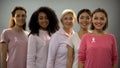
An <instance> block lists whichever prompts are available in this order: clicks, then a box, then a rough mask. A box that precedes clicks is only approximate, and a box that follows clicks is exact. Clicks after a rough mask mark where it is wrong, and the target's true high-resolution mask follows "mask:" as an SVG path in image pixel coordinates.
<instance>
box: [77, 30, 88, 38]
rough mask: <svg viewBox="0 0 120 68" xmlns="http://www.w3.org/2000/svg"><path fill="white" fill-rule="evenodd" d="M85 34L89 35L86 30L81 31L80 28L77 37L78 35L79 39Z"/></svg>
mask: <svg viewBox="0 0 120 68" xmlns="http://www.w3.org/2000/svg"><path fill="white" fill-rule="evenodd" d="M85 33H89V32H88V30H87V29H82V28H81V29H80V30H79V31H78V35H79V37H80V38H82V36H83V35H84V34H85Z"/></svg>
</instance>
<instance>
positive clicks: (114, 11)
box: [0, 0, 120, 67]
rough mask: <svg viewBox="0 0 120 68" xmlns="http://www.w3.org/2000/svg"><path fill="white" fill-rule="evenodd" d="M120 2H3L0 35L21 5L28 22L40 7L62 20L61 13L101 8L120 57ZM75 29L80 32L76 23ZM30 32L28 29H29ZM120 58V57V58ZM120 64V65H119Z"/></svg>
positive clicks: (0, 7)
mask: <svg viewBox="0 0 120 68" xmlns="http://www.w3.org/2000/svg"><path fill="white" fill-rule="evenodd" d="M119 4H120V1H119V0H1V1H0V34H1V32H2V30H3V29H5V28H7V27H8V22H9V19H10V16H11V13H10V12H11V10H12V9H13V7H14V6H17V5H20V6H23V7H25V8H26V9H27V22H28V21H29V18H30V16H31V14H32V12H33V11H34V10H36V9H37V8H39V7H40V6H49V7H51V8H53V9H54V10H55V12H56V14H57V16H58V18H60V15H61V12H62V11H63V10H64V9H66V8H70V9H73V10H74V11H75V12H76V14H77V12H78V11H79V10H80V9H82V8H88V9H90V10H91V11H93V10H94V9H96V8H98V7H100V8H104V9H106V11H107V12H108V17H109V27H108V29H107V31H108V32H110V33H113V34H114V35H115V37H116V39H117V44H118V50H119V55H120V31H119V29H120V27H119V23H120V7H119ZM74 29H75V30H76V31H77V30H79V26H78V24H77V23H76V25H75V27H74ZM27 30H28V27H27ZM119 58H120V57H119ZM119 64H120V63H119ZM119 67H120V65H119Z"/></svg>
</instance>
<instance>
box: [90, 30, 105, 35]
mask: <svg viewBox="0 0 120 68" xmlns="http://www.w3.org/2000/svg"><path fill="white" fill-rule="evenodd" d="M92 33H94V34H96V35H103V34H105V32H104V31H103V30H93V32H92Z"/></svg>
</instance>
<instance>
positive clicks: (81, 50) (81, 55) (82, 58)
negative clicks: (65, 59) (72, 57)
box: [78, 35, 86, 62]
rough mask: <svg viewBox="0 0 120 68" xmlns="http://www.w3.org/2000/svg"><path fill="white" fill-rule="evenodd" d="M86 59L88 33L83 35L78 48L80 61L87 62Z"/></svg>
mask: <svg viewBox="0 0 120 68" xmlns="http://www.w3.org/2000/svg"><path fill="white" fill-rule="evenodd" d="M85 60H86V35H84V36H83V37H82V40H81V43H80V45H79V50H78V61H79V62H85Z"/></svg>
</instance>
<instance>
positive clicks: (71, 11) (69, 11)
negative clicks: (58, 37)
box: [60, 9, 76, 21]
mask: <svg viewBox="0 0 120 68" xmlns="http://www.w3.org/2000/svg"><path fill="white" fill-rule="evenodd" d="M68 13H71V14H72V15H73V16H74V18H75V19H76V14H75V12H74V11H73V10H72V9H65V10H64V11H63V12H62V14H61V18H60V20H61V21H62V18H63V17H64V16H65V15H66V14H68Z"/></svg>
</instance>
